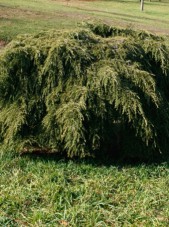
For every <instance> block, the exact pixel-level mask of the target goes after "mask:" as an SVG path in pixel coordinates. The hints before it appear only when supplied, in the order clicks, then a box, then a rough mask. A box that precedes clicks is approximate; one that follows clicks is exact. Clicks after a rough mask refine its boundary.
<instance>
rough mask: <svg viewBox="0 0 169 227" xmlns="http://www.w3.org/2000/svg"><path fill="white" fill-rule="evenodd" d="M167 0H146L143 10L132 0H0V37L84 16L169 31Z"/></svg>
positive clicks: (71, 24)
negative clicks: (160, 0)
mask: <svg viewBox="0 0 169 227" xmlns="http://www.w3.org/2000/svg"><path fill="white" fill-rule="evenodd" d="M168 7H169V0H165V1H162V2H159V1H151V2H149V1H145V10H144V12H141V11H140V3H139V1H135V0H127V1H122V0H111V1H79V0H70V1H65V0H59V1H58V0H57V1H54V0H32V1H28V0H0V38H1V39H6V40H11V39H12V38H13V37H15V36H16V35H17V34H20V33H34V32H38V31H40V30H47V29H50V28H56V29H64V28H69V27H75V26H76V24H77V23H78V22H82V21H84V20H87V21H89V20H95V19H97V20H102V21H104V22H107V23H109V24H112V25H118V26H124V27H126V26H130V27H132V28H135V29H137V28H138V29H146V30H149V31H152V32H155V33H158V34H169V14H168Z"/></svg>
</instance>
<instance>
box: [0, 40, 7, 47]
mask: <svg viewBox="0 0 169 227" xmlns="http://www.w3.org/2000/svg"><path fill="white" fill-rule="evenodd" d="M4 46H6V42H5V41H4V40H0V48H3V47H4Z"/></svg>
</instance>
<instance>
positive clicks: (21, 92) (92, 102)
mask: <svg viewBox="0 0 169 227" xmlns="http://www.w3.org/2000/svg"><path fill="white" fill-rule="evenodd" d="M168 76H169V49H168V47H167V45H166V44H165V40H163V39H162V38H161V37H157V36H154V35H151V34H149V33H146V32H136V31H133V30H131V29H118V28H113V27H110V26H108V25H105V24H101V25H100V24H87V25H86V26H85V27H84V28H79V29H76V30H72V31H64V32H63V31H54V30H53V31H49V32H43V33H39V34H37V35H34V36H31V35H27V36H20V37H18V38H17V39H16V40H14V41H12V42H11V43H10V44H9V45H8V46H7V48H6V50H5V51H4V53H3V54H2V55H1V58H0V110H1V111H0V138H1V144H2V146H7V147H9V146H12V147H14V148H15V149H16V148H17V149H18V150H19V151H24V150H25V149H26V150H30V149H37V148H38V149H39V148H42V149H47V150H48V151H52V150H55V151H59V152H65V153H66V154H67V156H69V157H73V156H80V157H84V156H86V155H93V154H94V153H95V152H100V151H107V150H110V151H111V152H114V151H123V152H126V154H130V155H133V154H134V155H135V153H136V152H137V155H143V154H144V153H146V154H147V155H148V154H151V153H152V152H153V154H155V153H166V152H167V150H168V148H169V142H168V141H169V131H168V129H169V111H168V108H169V105H168V98H169V94H168V86H169V77H168ZM132 147H133V148H132ZM136 149H137V151H136Z"/></svg>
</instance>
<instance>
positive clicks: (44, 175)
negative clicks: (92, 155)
mask: <svg viewBox="0 0 169 227" xmlns="http://www.w3.org/2000/svg"><path fill="white" fill-rule="evenodd" d="M0 226H18V227H19V226H32V227H35V226H45V227H46V226H54V227H55V226H72V227H77V226H78V227H80V226H84V227H86V226H87V227H94V226H100V227H103V226H163V227H164V226H166V227H167V226H169V165H168V162H163V163H161V164H149V165H145V164H138V165H131V164H130V165H122V164H121V165H117V164H114V165H110V164H109V165H105V164H103V163H102V164H101V163H98V162H95V164H94V162H93V163H92V161H78V162H77V161H71V160H69V161H66V160H64V159H61V158H57V157H55V158H54V157H49V156H48V157H42V156H41V157H40V156H24V157H18V156H17V155H12V154H8V153H7V154H1V158H0Z"/></svg>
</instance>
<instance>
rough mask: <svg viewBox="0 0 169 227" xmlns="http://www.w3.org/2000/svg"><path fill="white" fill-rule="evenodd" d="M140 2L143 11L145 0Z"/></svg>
mask: <svg viewBox="0 0 169 227" xmlns="http://www.w3.org/2000/svg"><path fill="white" fill-rule="evenodd" d="M140 2H141V7H140V9H141V11H143V10H144V0H140Z"/></svg>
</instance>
